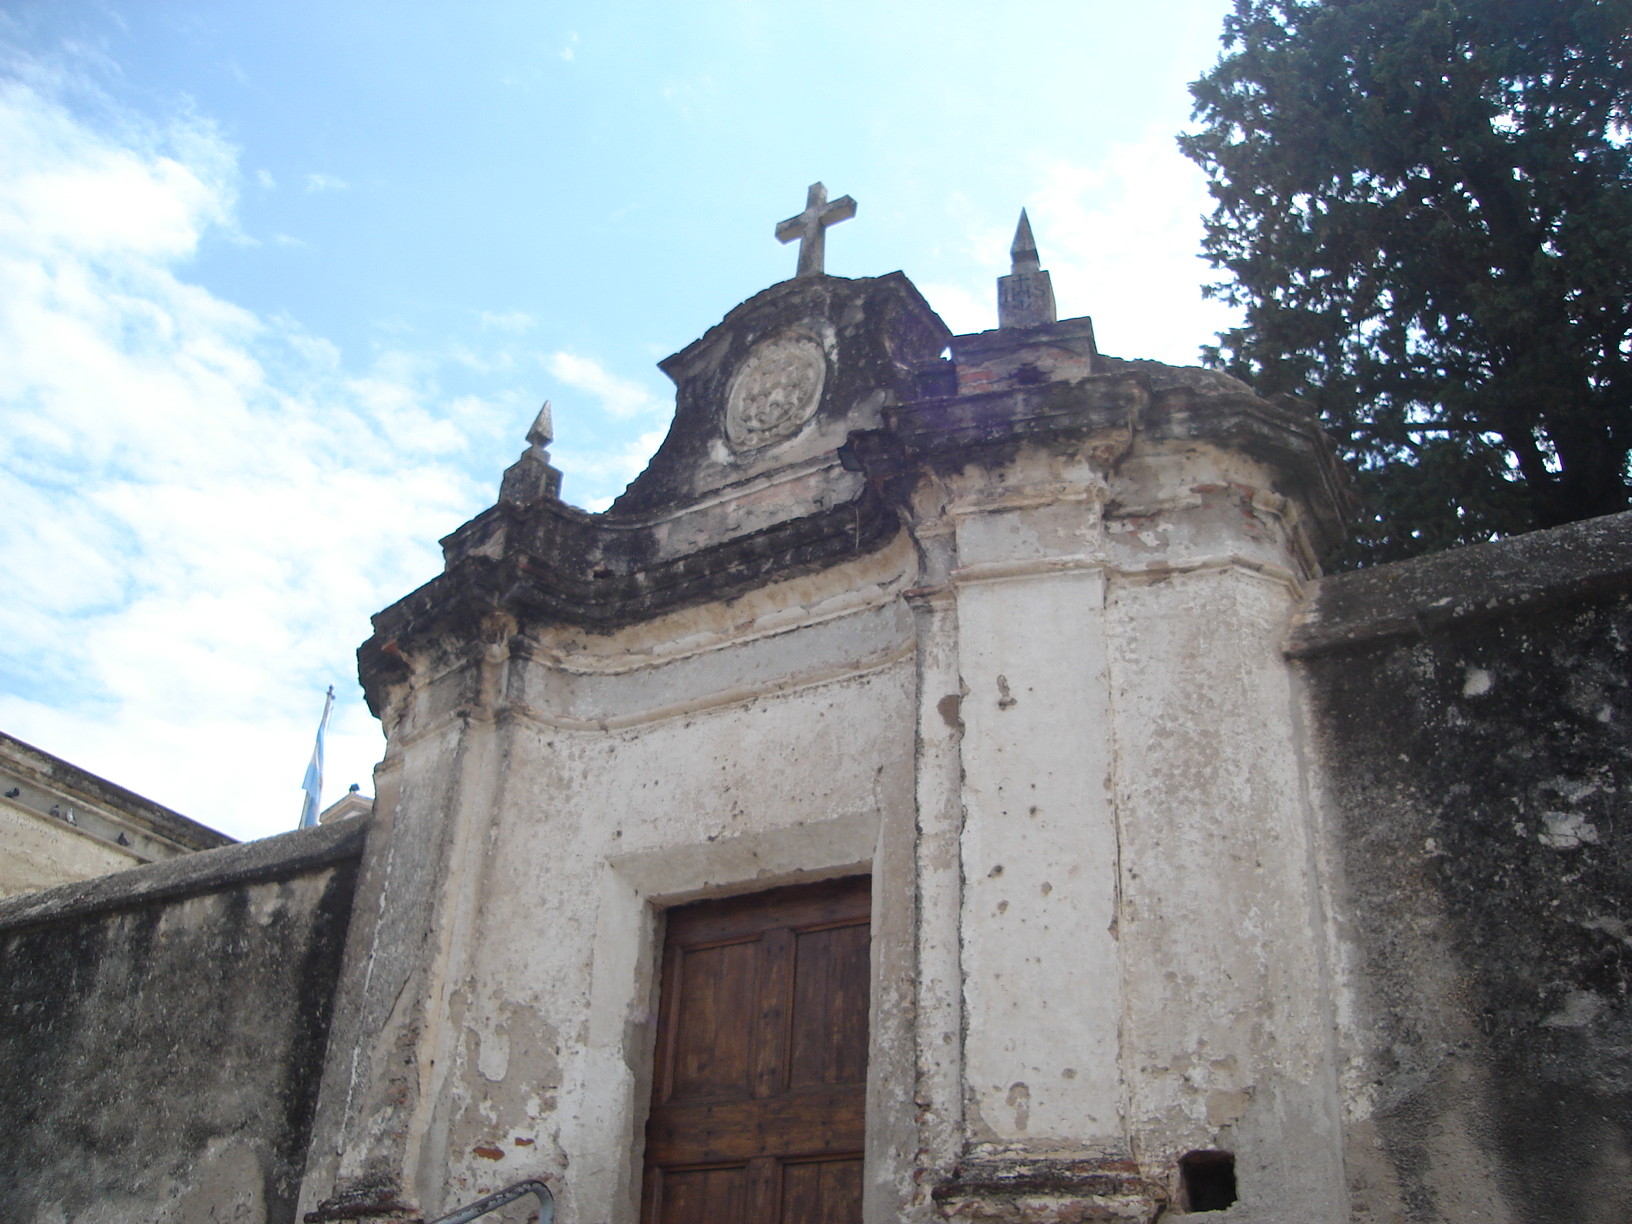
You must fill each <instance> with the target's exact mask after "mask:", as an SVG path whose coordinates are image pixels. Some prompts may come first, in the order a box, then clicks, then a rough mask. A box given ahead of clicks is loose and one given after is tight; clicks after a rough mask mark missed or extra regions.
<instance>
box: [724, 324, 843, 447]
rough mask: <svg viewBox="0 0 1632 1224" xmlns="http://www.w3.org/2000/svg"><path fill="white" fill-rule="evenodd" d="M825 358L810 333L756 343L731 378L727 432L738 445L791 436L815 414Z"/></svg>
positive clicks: (823, 375)
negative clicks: (808, 334)
mask: <svg viewBox="0 0 1632 1224" xmlns="http://www.w3.org/2000/svg"><path fill="white" fill-rule="evenodd" d="M826 378H827V357H826V356H825V355H824V354H823V352H822V346H821V345H820V344H818V343H816V341H815V340H812V339H811V338H810V337H809V336H777V337H775V338H773V339H770V340H766V341H764V342H763V343H762V344H760V345H758V346H757V347H756V348H755V349H754V351H753V352H751V353H749V354H748V359H747V360H746V361H744V362H743V363H742V366H741V367H740V368H739V369H738V370H737V373H736V376H735V377H734V378H732V380H731V392H730V394H729V395H728V396H727V398H726V409H725V436H726V438H727V439H728V440H729V441H730V443H731V445H732V446H733V447H735V448H736V449H737V450H753V449H755V448H757V447H761V446H769V445H771V443H773V442H780V441H782V440H783V439H784V438H791V437H793V435H794V434H796V433H798V432H799V430H800V429H801V428H802V427H803V426H804V424H805V422H806V421H808V420H810V418H811V417H812V416H814V415H815V413H816V405H817V404H818V403H820V402H821V398H822V383H823V381H824V380H825V379H826Z"/></svg>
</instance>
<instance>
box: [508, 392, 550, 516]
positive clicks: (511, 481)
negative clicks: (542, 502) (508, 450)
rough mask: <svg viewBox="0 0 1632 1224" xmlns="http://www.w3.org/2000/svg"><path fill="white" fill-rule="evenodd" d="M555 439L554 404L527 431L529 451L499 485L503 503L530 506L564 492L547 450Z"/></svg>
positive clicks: (546, 407)
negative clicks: (552, 413) (552, 414)
mask: <svg viewBox="0 0 1632 1224" xmlns="http://www.w3.org/2000/svg"><path fill="white" fill-rule="evenodd" d="M554 440H555V421H554V419H553V418H552V417H551V415H550V401H549V400H545V401H544V406H543V407H542V408H540V409H539V410H538V415H537V416H536V417H534V418H533V423H532V425H531V426H530V427H529V428H528V430H527V443H528V445H527V449H526V450H524V451H522V453H521V458H520V459H517V460H516V461H515V462H514V463H512V464H511V465H510V466H509V467H508V468H507V469H506V470H505V473H504V480H503V481H502V482H501V483H500V485H499V500H500V501H501V502H510V503H512V504H515V505H523V506H524V505H528V504H530V503H532V502H534V501H537V500H538V499H539V498H541V497H557V496H559V495H560V492H561V473H560V472H559V471H557V470H556V469H555V468H553V467H551V466H550V452H549V450H548V449H547V448H548V447H549V445H550V443H551V442H553V441H554Z"/></svg>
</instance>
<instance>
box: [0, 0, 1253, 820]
mask: <svg viewBox="0 0 1632 1224" xmlns="http://www.w3.org/2000/svg"><path fill="white" fill-rule="evenodd" d="M1226 7H1227V0H1169V2H1166V3H1164V2H1162V0H1152V2H1151V3H1149V4H1147V5H1145V6H1143V7H1142V8H1137V10H1136V9H1135V7H1134V6H1125V5H1113V4H1097V3H1080V2H1079V3H1065V2H1059V3H1048V2H1043V0H1038V2H1036V3H1025V2H1017V3H1011V4H1007V5H993V4H991V3H989V2H988V3H964V2H962V0H941V2H939V3H917V2H906V3H885V2H883V0H875V2H874V3H872V4H864V3H851V2H849V0H837V2H832V3H826V4H822V5H811V4H794V3H764V2H754V0H734V2H733V0H693V2H691V3H687V4H662V3H656V2H655V0H652V2H642V3H633V2H630V3H609V2H605V0H603V2H602V3H598V4H591V3H504V2H497V0H495V2H490V3H471V4H459V5H455V4H452V3H442V4H414V3H391V4H386V3H373V2H368V3H365V2H361V0H326V2H325V3H322V4H317V3H305V2H298V0H297V2H284V3H277V4H273V3H255V4H230V5H229V4H221V3H219V0H210V2H205V0H187V2H182V0H141V2H140V3H134V2H133V3H89V2H85V3H75V2H73V0H53V2H50V3H41V2H38V0H12V2H11V3H10V5H9V6H8V8H7V10H6V12H5V13H4V14H0V165H3V166H5V167H6V170H5V173H4V174H3V175H0V284H3V285H5V286H6V288H5V290H4V292H3V293H0V455H3V457H4V463H3V465H0V565H3V570H0V572H3V573H5V574H6V575H7V576H8V588H9V589H8V591H7V594H6V596H5V597H4V598H3V599H0V729H4V730H6V731H8V732H9V733H11V734H13V735H16V736H18V737H20V738H22V739H25V740H28V741H30V742H32V743H34V744H36V745H38V746H39V747H42V748H45V749H47V750H48V751H51V752H55V753H57V754H59V755H61V756H65V757H67V758H69V759H70V760H73V761H75V762H76V763H78V764H81V765H83V766H85V767H86V768H89V769H92V770H94V771H96V772H99V773H102V774H103V775H105V776H107V777H109V778H111V779H113V780H114V781H117V782H120V783H121V784H123V785H126V786H129V787H131V788H132V789H134V790H137V791H139V792H141V793H143V794H146V795H148V796H150V797H151V798H153V799H156V800H158V801H160V802H162V803H167V804H169V805H171V806H173V807H175V808H177V809H178V810H180V811H182V812H184V813H186V814H187V815H189V816H192V817H194V818H195V819H198V820H202V821H204V822H205V823H208V824H212V825H215V826H216V827H218V828H221V829H223V830H224V831H226V832H229V833H232V834H234V835H235V836H239V837H253V836H261V835H264V834H267V833H272V832H277V831H280V830H282V829H285V828H288V827H291V826H292V825H293V823H294V821H295V819H296V817H297V816H298V814H299V804H300V793H299V784H300V779H301V776H302V774H303V772H304V769H305V763H306V757H307V756H308V754H309V753H310V746H311V736H312V732H313V731H314V729H315V724H316V719H317V716H318V714H319V712H320V711H321V708H322V693H323V689H324V687H325V686H326V685H328V684H331V683H332V684H334V685H335V686H336V690H337V694H338V699H339V700H338V704H337V706H336V710H335V716H334V722H333V724H332V731H331V738H330V743H329V770H328V778H327V783H328V785H327V789H326V792H325V802H328V801H330V800H332V799H333V798H337V797H338V796H339V795H340V794H341V793H343V791H344V790H345V787H346V785H347V784H348V783H350V782H353V781H355V782H359V783H361V784H362V785H363V788H364V789H365V791H368V790H371V789H372V784H371V782H370V778H369V770H370V769H371V768H372V765H373V763H374V762H375V761H376V760H377V759H378V758H379V755H380V753H381V751H382V740H381V737H380V735H379V732H378V729H377V726H376V725H375V723H374V721H373V719H372V718H371V717H370V716H369V715H368V713H367V710H366V708H365V707H364V706H363V703H362V700H361V694H360V691H359V690H358V687H357V684H356V680H355V667H354V661H353V658H352V652H353V651H354V650H355V648H356V645H357V644H358V643H359V642H360V641H361V640H362V639H363V638H364V637H366V636H367V634H368V631H369V629H368V617H369V615H370V614H371V613H373V612H375V611H377V610H379V609H380V608H382V607H384V606H386V605H387V604H389V603H391V602H393V601H394V600H396V599H397V598H400V597H401V596H402V595H404V594H406V593H407V592H408V591H409V590H411V589H413V588H414V587H415V586H417V585H419V584H420V583H422V582H424V581H426V580H427V579H428V578H430V577H432V576H433V575H434V574H435V573H436V572H437V571H438V569H439V568H440V565H439V557H440V554H439V550H438V549H437V546H436V541H437V539H438V538H439V537H440V536H442V535H444V534H446V533H447V532H449V531H451V530H452V529H453V528H454V527H456V526H458V525H459V523H461V522H463V521H464V520H465V519H467V518H469V517H470V516H471V515H472V514H475V513H476V512H478V511H479V510H481V509H482V508H483V507H485V506H487V505H489V504H491V502H492V500H493V498H494V494H495V493H496V491H497V487H498V480H499V475H500V473H501V472H502V470H503V469H504V467H505V466H506V465H507V464H509V463H510V462H511V461H512V460H513V459H514V458H515V456H516V455H517V454H518V453H519V452H520V451H521V450H522V449H523V447H524V445H525V444H524V441H523V437H524V435H525V432H526V429H527V426H528V425H529V424H530V423H531V421H532V418H533V415H534V414H535V413H536V411H537V408H538V405H539V403H540V402H541V401H543V400H545V399H548V400H551V401H552V402H553V406H554V415H555V423H556V434H557V441H556V445H555V446H554V447H553V455H554V457H555V461H556V463H557V465H558V466H559V467H561V468H562V469H563V470H564V472H565V474H566V479H565V485H564V488H563V495H564V496H565V497H566V498H567V499H568V500H569V501H572V502H575V503H577V504H579V505H584V506H587V507H589V508H591V509H599V508H602V507H604V506H605V505H606V504H607V503H608V502H609V501H610V500H611V498H612V497H614V496H615V495H616V494H617V492H618V491H619V490H620V489H621V488H622V487H623V485H624V484H625V483H626V482H627V481H628V480H629V479H630V478H631V477H633V476H634V475H635V474H636V473H637V472H638V471H639V470H640V468H641V466H643V464H644V462H645V460H646V458H647V457H648V456H649V455H650V453H651V451H652V450H653V449H655V447H656V445H657V443H658V441H659V440H660V439H661V437H662V434H663V431H664V430H665V429H666V427H667V424H668V414H669V410H670V407H671V405H672V398H671V395H670V389H669V386H668V384H667V382H666V380H665V379H664V378H663V376H662V375H661V374H660V373H659V372H658V371H657V369H656V368H655V363H656V362H657V361H658V360H659V359H661V358H662V357H664V356H666V355H668V354H669V353H672V352H674V351H676V350H677V349H679V348H681V347H683V346H684V345H686V344H687V343H689V342H690V341H691V340H693V339H695V338H696V337H697V336H698V335H700V334H701V333H702V332H703V331H704V330H705V329H706V328H707V327H709V326H711V325H712V324H713V323H715V322H717V321H718V320H719V318H720V317H721V316H722V315H723V314H724V313H725V312H726V311H727V310H729V309H730V308H731V307H732V306H733V305H735V304H736V303H737V302H739V301H741V300H742V299H743V298H745V297H748V296H749V295H751V294H753V293H755V292H757V291H758V290H760V289H762V288H764V287H766V286H767V285H770V284H772V283H774V282H776V281H778V280H782V279H784V278H786V277H788V276H790V275H792V273H793V267H794V248H792V247H783V246H780V245H779V244H778V243H777V242H776V241H775V239H774V238H773V237H772V230H773V228H774V225H775V223H776V222H777V221H778V220H780V219H782V218H783V217H786V216H789V215H791V214H793V213H795V212H797V211H799V209H800V208H801V207H802V206H803V203H804V195H805V188H806V186H807V185H808V184H809V183H811V182H813V181H816V180H817V179H821V180H822V181H824V182H825V183H826V184H827V186H828V188H829V189H830V191H831V193H832V194H833V195H834V196H838V195H842V194H849V195H852V196H854V197H855V198H856V200H857V202H858V205H859V208H858V212H857V216H856V218H855V219H854V220H852V221H849V222H846V223H845V224H844V225H843V226H841V227H839V228H837V229H835V230H834V231H832V233H831V235H830V238H829V241H828V270H829V271H830V272H832V273H834V274H836V275H841V276H870V275H876V274H879V273H883V272H888V271H892V270H895V269H901V270H903V271H905V272H906V273H907V275H908V276H910V277H911V278H912V279H913V280H914V282H915V283H916V284H917V285H918V287H919V288H920V289H921V290H922V291H923V292H924V294H925V296H926V297H927V298H928V299H929V301H930V303H931V304H932V305H933V306H935V308H936V309H937V310H938V311H940V313H941V314H942V317H943V318H945V319H946V321H947V322H948V324H949V325H950V326H952V327H953V328H954V329H955V330H958V331H973V330H980V329H983V328H986V327H991V326H993V325H994V324H995V305H994V290H993V281H994V278H995V277H996V276H998V275H1000V274H1001V273H1002V272H1004V271H1006V270H1007V269H1006V252H1007V248H1008V242H1009V239H1010V236H1011V235H1012V233H1013V228H1014V223H1015V218H1016V216H1017V214H1018V212H1019V209H1020V208H1021V206H1022V205H1024V206H1026V207H1028V208H1029V209H1030V213H1031V218H1032V222H1033V226H1034V229H1035V232H1036V235H1037V239H1038V244H1039V246H1040V248H1041V251H1042V255H1043V262H1044V265H1045V266H1047V267H1049V268H1050V269H1051V270H1052V272H1053V277H1054V285H1055V292H1056V296H1057V297H1058V299H1059V304H1060V312H1061V315H1062V316H1069V315H1079V314H1091V315H1092V316H1094V320H1095V327H1096V330H1097V332H1098V335H1099V340H1100V346H1101V348H1102V349H1104V350H1105V351H1106V352H1110V353H1114V354H1116V355H1119V356H1127V357H1155V358H1159V359H1161V360H1165V361H1170V362H1176V363H1190V362H1193V361H1195V359H1196V354H1197V349H1198V346H1199V345H1201V344H1203V343H1205V342H1207V341H1209V340H1210V339H1211V338H1212V336H1213V334H1214V333H1215V332H1216V331H1217V330H1218V329H1219V328H1221V327H1223V326H1227V325H1228V323H1229V322H1230V316H1229V314H1228V312H1226V311H1225V310H1224V309H1223V308H1222V307H1220V306H1219V305H1218V304H1216V303H1212V302H1206V301H1203V300H1202V298H1201V296H1200V292H1199V286H1200V285H1201V284H1202V283H1203V282H1204V281H1207V280H1209V279H1211V274H1210V272H1209V270H1208V269H1207V267H1206V265H1205V264H1204V263H1202V262H1201V261H1200V260H1199V259H1198V258H1196V251H1197V249H1198V246H1199V241H1200V222H1199V217H1200V214H1201V213H1202V212H1203V211H1204V210H1205V209H1206V206H1207V202H1206V196H1205V188H1204V184H1203V182H1202V179H1201V175H1200V173H1199V171H1197V170H1195V169H1194V168H1193V167H1192V166H1190V164H1189V163H1187V162H1185V161H1184V160H1183V159H1182V158H1181V157H1180V156H1179V155H1178V153H1177V151H1176V150H1175V148H1174V145H1173V136H1174V134H1175V133H1176V132H1178V131H1179V130H1181V129H1182V128H1183V127H1184V126H1185V125H1186V123H1187V122H1188V116H1189V96H1188V93H1187V91H1186V85H1187V83H1188V82H1189V81H1190V80H1192V79H1194V78H1195V77H1196V76H1198V75H1200V74H1201V73H1202V72H1203V71H1205V70H1206V69H1207V68H1208V67H1209V66H1210V65H1211V64H1212V63H1213V61H1214V60H1215V59H1216V58H1217V53H1218V44H1217V38H1218V31H1219V28H1220V24H1221V21H1222V17H1223V13H1224V11H1225V9H1226Z"/></svg>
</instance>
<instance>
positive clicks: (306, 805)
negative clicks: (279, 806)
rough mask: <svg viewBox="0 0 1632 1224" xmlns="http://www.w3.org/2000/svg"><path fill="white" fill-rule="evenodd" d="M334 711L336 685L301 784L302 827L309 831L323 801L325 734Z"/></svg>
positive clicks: (330, 689)
mask: <svg viewBox="0 0 1632 1224" xmlns="http://www.w3.org/2000/svg"><path fill="white" fill-rule="evenodd" d="M332 709H334V685H332V684H331V685H329V695H328V696H327V697H325V698H324V699H323V717H322V719H321V720H320V721H319V722H318V724H317V743H316V744H314V745H313V746H312V763H311V764H310V765H308V766H306V781H305V782H303V783H301V785H302V787H303V788H304V789H305V791H306V798H305V799H304V800H302V801H301V805H300V827H301V828H303V829H309V828H311V827H312V826H313V825H315V824H316V823H317V813H318V809H319V807H320V805H321V803H322V799H323V732H325V731H327V730H328V728H329V711H330V710H332Z"/></svg>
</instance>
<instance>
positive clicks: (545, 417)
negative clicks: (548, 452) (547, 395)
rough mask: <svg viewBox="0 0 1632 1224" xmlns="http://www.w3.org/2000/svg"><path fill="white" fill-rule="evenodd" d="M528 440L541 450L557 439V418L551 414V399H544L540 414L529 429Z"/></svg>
mask: <svg viewBox="0 0 1632 1224" xmlns="http://www.w3.org/2000/svg"><path fill="white" fill-rule="evenodd" d="M527 441H529V442H531V443H532V444H533V445H534V446H536V447H537V448H538V449H539V450H543V449H545V448H546V447H547V446H549V444H550V443H551V442H554V441H555V418H554V417H552V416H551V415H550V401H549V400H545V401H544V406H543V407H542V408H540V409H539V410H538V416H536V417H535V418H534V419H533V424H532V428H530V429H529V430H528V431H527Z"/></svg>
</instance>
